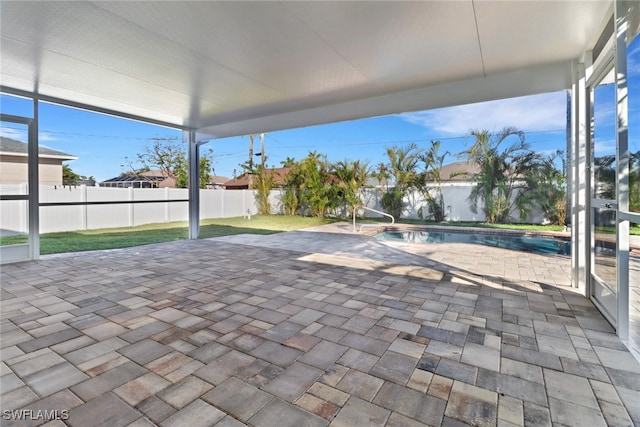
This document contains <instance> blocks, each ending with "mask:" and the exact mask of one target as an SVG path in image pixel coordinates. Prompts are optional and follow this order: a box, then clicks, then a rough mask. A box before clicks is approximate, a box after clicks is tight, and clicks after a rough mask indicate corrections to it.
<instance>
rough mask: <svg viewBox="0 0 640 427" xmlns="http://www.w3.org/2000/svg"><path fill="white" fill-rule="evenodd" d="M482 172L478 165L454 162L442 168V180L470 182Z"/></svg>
mask: <svg viewBox="0 0 640 427" xmlns="http://www.w3.org/2000/svg"><path fill="white" fill-rule="evenodd" d="M479 172H480V166H478V165H477V164H476V163H469V162H454V163H449V164H448V165H444V166H442V167H441V168H440V179H441V180H442V181H443V182H446V181H470V180H472V179H473V177H474V176H475V175H476V174H478V173H479Z"/></svg>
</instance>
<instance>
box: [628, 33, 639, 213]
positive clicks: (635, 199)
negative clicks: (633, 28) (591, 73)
mask: <svg viewBox="0 0 640 427" xmlns="http://www.w3.org/2000/svg"><path fill="white" fill-rule="evenodd" d="M627 72H628V79H627V84H628V93H629V99H628V102H629V105H628V107H629V153H630V157H631V158H630V170H629V210H630V211H631V212H640V120H638V118H639V117H640V37H636V38H635V40H634V41H633V42H632V43H631V45H630V46H629V47H628V48H627Z"/></svg>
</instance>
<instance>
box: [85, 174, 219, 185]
mask: <svg viewBox="0 0 640 427" xmlns="http://www.w3.org/2000/svg"><path fill="white" fill-rule="evenodd" d="M228 180H229V178H227V177H225V176H214V175H211V176H210V177H209V183H208V184H207V188H208V189H218V188H224V183H225V182H226V181H228ZM98 185H99V186H100V187H111V188H129V187H133V188H176V179H175V178H172V177H168V176H165V175H164V174H163V173H162V171H159V170H154V171H147V172H143V173H141V174H139V175H133V174H130V175H122V176H116V177H115V178H111V179H107V180H106V181H102V182H101V183H99V184H98Z"/></svg>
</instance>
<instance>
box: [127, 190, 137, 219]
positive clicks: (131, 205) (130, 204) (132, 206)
mask: <svg viewBox="0 0 640 427" xmlns="http://www.w3.org/2000/svg"><path fill="white" fill-rule="evenodd" d="M129 201H130V202H133V187H129ZM128 205H129V227H133V208H134V207H135V206H134V204H133V203H129V204H128Z"/></svg>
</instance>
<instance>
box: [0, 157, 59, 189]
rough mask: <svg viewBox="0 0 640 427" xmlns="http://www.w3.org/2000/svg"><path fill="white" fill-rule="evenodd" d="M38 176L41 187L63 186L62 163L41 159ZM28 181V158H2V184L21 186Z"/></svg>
mask: <svg viewBox="0 0 640 427" xmlns="http://www.w3.org/2000/svg"><path fill="white" fill-rule="evenodd" d="M38 175H39V180H40V184H41V185H62V161H61V160H58V159H47V158H40V166H39V167H38ZM27 180H28V174H27V158H26V157H23V156H0V184H20V183H25V182H27Z"/></svg>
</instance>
